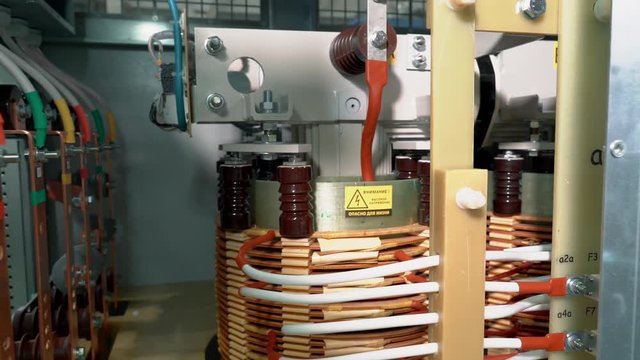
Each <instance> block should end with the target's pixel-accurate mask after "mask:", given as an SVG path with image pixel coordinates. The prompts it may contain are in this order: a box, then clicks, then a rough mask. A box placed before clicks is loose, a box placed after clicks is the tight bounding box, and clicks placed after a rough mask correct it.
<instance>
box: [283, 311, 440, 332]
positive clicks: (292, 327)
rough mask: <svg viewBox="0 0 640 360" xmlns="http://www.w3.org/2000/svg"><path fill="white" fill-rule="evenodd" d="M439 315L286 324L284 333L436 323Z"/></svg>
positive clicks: (370, 328) (361, 329)
mask: <svg viewBox="0 0 640 360" xmlns="http://www.w3.org/2000/svg"><path fill="white" fill-rule="evenodd" d="M438 320H439V316H438V314H436V313H427V314H412V315H397V316H389V317H381V318H373V319H356V320H346V321H332V322H325V323H304V324H285V325H283V326H282V333H283V334H284V335H299V336H306V335H316V334H337V333H344V332H352V331H366V330H378V329H389V328H397V327H405V326H417V325H431V324H436V323H437V322H438Z"/></svg>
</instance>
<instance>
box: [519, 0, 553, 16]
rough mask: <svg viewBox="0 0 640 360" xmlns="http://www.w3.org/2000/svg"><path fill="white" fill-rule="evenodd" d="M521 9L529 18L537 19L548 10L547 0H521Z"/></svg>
mask: <svg viewBox="0 0 640 360" xmlns="http://www.w3.org/2000/svg"><path fill="white" fill-rule="evenodd" d="M520 9H521V10H522V12H523V13H524V14H525V15H527V16H528V17H529V18H531V19H536V18H539V17H540V16H542V15H544V13H545V12H546V11H547V0H520Z"/></svg>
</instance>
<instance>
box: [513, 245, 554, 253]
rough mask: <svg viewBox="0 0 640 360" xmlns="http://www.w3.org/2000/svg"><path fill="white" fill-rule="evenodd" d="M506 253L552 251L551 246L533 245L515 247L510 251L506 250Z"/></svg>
mask: <svg viewBox="0 0 640 360" xmlns="http://www.w3.org/2000/svg"><path fill="white" fill-rule="evenodd" d="M503 251H506V252H540V251H551V244H540V245H531V246H520V247H514V248H510V249H504V250H503Z"/></svg>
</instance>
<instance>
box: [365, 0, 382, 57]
mask: <svg viewBox="0 0 640 360" xmlns="http://www.w3.org/2000/svg"><path fill="white" fill-rule="evenodd" d="M367 60H379V61H387V1H386V0H369V1H367Z"/></svg>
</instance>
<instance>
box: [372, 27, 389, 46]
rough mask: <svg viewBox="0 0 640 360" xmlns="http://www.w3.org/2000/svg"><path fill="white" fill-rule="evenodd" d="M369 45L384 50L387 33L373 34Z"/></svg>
mask: <svg viewBox="0 0 640 360" xmlns="http://www.w3.org/2000/svg"><path fill="white" fill-rule="evenodd" d="M371 44H372V45H373V46H374V47H375V48H377V49H386V48H387V33H386V32H384V31H382V30H379V31H376V32H375V33H374V34H373V39H372V40H371Z"/></svg>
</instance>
